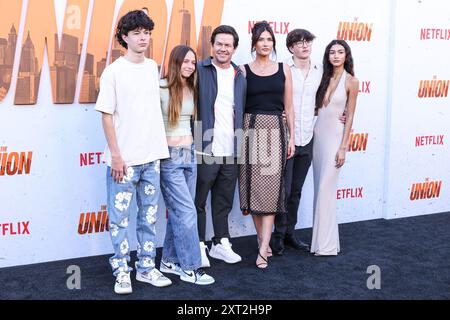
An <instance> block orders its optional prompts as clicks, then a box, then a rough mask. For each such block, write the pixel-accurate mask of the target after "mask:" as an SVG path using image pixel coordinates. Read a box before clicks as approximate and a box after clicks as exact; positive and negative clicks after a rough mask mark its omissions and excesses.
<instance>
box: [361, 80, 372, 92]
mask: <svg viewBox="0 0 450 320" xmlns="http://www.w3.org/2000/svg"><path fill="white" fill-rule="evenodd" d="M359 93H362V94H370V81H361V83H360V84H359Z"/></svg>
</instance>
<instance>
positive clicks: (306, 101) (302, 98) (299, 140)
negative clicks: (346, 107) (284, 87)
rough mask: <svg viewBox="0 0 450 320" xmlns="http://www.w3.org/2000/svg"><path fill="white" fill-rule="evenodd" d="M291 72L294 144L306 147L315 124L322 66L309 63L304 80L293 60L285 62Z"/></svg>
mask: <svg viewBox="0 0 450 320" xmlns="http://www.w3.org/2000/svg"><path fill="white" fill-rule="evenodd" d="M286 63H287V64H288V65H289V67H290V68H291V72H292V91H293V103H294V113H295V126H294V142H295V145H296V146H302V147H304V146H306V145H307V144H308V143H309V142H310V141H311V139H312V137H313V130H314V124H315V116H314V109H315V107H316V92H317V89H318V88H319V85H320V81H321V80H322V66H321V65H318V64H315V63H313V62H311V65H310V70H309V72H308V75H307V76H306V78H305V77H304V76H303V73H302V71H301V70H300V69H299V68H298V67H297V66H296V65H295V63H294V58H293V57H291V58H289V59H288V61H286Z"/></svg>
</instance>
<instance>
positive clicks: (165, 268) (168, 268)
mask: <svg viewBox="0 0 450 320" xmlns="http://www.w3.org/2000/svg"><path fill="white" fill-rule="evenodd" d="M159 270H160V271H161V272H164V273H173V274H176V275H177V276H179V275H180V274H181V267H180V265H179V264H178V263H172V262H166V261H164V260H161V264H160V266H159Z"/></svg>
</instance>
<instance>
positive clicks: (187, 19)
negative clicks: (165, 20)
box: [180, 0, 191, 46]
mask: <svg viewBox="0 0 450 320" xmlns="http://www.w3.org/2000/svg"><path fill="white" fill-rule="evenodd" d="M180 14H181V15H182V19H181V39H180V44H182V45H185V46H190V45H191V13H190V12H189V10H186V9H185V2H184V0H183V9H182V10H180Z"/></svg>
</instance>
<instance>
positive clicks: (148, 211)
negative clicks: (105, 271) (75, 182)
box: [106, 160, 160, 276]
mask: <svg viewBox="0 0 450 320" xmlns="http://www.w3.org/2000/svg"><path fill="white" fill-rule="evenodd" d="M110 171H111V168H110V167H108V169H107V170H106V186H107V197H108V215H109V233H110V236H111V241H112V244H113V248H114V256H112V257H111V258H110V259H109V263H110V264H111V267H112V269H113V274H114V275H115V276H116V275H117V274H118V273H119V272H130V271H132V270H133V269H132V268H130V267H129V266H128V262H130V243H129V241H128V224H129V220H130V213H131V208H132V206H131V202H132V199H133V196H134V195H136V203H137V207H138V215H137V219H136V236H137V241H138V246H137V257H138V262H137V263H136V268H137V271H138V272H140V273H146V272H149V271H151V270H152V269H153V268H154V267H155V256H156V228H155V223H156V220H157V218H156V214H157V212H158V200H159V196H160V183H159V179H160V161H159V160H158V161H154V162H151V163H147V164H143V165H138V166H132V167H128V170H127V174H126V176H124V179H123V180H122V182H120V183H117V182H115V181H114V180H113V178H112V177H111V176H110Z"/></svg>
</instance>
